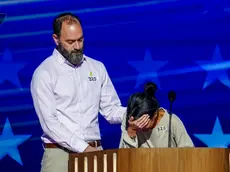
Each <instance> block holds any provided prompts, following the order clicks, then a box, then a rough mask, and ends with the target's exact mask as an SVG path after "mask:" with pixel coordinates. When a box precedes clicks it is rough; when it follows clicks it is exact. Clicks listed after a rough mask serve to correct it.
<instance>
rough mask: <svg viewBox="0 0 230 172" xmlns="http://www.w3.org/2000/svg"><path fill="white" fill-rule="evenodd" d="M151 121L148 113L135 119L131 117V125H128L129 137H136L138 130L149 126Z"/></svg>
mask: <svg viewBox="0 0 230 172" xmlns="http://www.w3.org/2000/svg"><path fill="white" fill-rule="evenodd" d="M149 121H150V119H149V115H148V114H144V115H143V116H141V117H140V118H138V119H137V120H134V118H133V117H131V118H130V119H129V121H128V123H129V126H128V129H127V132H128V135H129V137H131V138H135V137H136V133H137V131H138V130H141V129H143V128H144V127H145V126H147V125H148V124H149Z"/></svg>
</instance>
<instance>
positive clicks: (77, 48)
mask: <svg viewBox="0 0 230 172" xmlns="http://www.w3.org/2000/svg"><path fill="white" fill-rule="evenodd" d="M73 48H74V49H75V50H80V44H79V42H78V41H76V42H75V43H74V47H73Z"/></svg>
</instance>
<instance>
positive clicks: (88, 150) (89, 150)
mask: <svg viewBox="0 0 230 172" xmlns="http://www.w3.org/2000/svg"><path fill="white" fill-rule="evenodd" d="M94 151H98V150H97V148H94V147H91V146H88V147H87V148H86V149H85V150H84V152H94Z"/></svg>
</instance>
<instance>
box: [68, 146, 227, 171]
mask: <svg viewBox="0 0 230 172" xmlns="http://www.w3.org/2000/svg"><path fill="white" fill-rule="evenodd" d="M68 170H69V172H229V150H228V149H224V148H136V149H135V148H126V149H124V148H123V149H114V150H104V151H97V152H89V153H79V154H78V153H70V155H69V169H68Z"/></svg>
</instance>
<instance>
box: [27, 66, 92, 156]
mask: <svg viewBox="0 0 230 172" xmlns="http://www.w3.org/2000/svg"><path fill="white" fill-rule="evenodd" d="M31 94H32V99H33V103H34V107H35V111H36V113H37V116H38V118H39V121H40V124H41V127H42V129H43V132H44V133H45V134H46V135H48V136H49V137H50V138H51V139H53V140H54V141H55V142H56V143H58V144H60V145H61V146H63V147H65V148H67V149H69V150H71V151H74V152H83V151H84V150H85V148H86V147H87V146H88V144H87V143H86V142H85V141H84V140H83V139H81V138H79V137H78V136H77V135H76V134H75V133H74V132H73V131H70V130H69V129H67V128H66V127H65V126H64V125H63V124H62V123H61V121H59V120H58V118H57V110H56V103H55V97H54V93H53V90H52V84H51V78H50V76H49V74H48V72H47V71H46V70H45V69H42V70H38V71H35V73H34V75H33V78H32V81H31Z"/></svg>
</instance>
